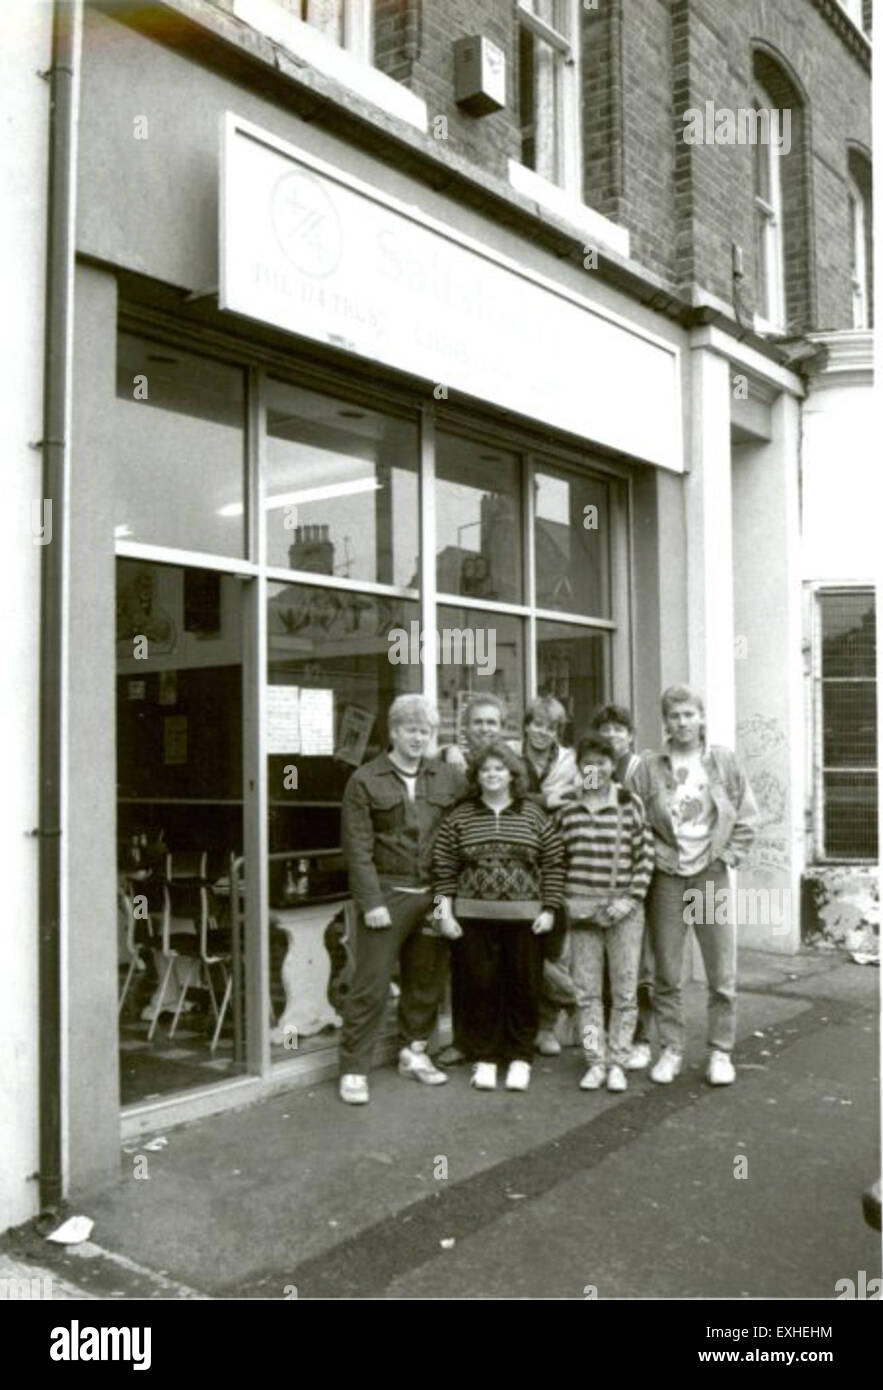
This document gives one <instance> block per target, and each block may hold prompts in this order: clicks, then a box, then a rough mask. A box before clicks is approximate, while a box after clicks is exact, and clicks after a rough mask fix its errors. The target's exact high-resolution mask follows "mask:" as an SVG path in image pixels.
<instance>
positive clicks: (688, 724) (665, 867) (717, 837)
mask: <svg viewBox="0 0 883 1390" xmlns="http://www.w3.org/2000/svg"><path fill="white" fill-rule="evenodd" d="M662 716H663V720H664V723H665V729H666V734H667V737H666V741H665V747H664V748H663V750H662V751H661V752H659V753H648V754H644V756H643V757H642V759H641V762H640V764H639V766H638V768H637V770H636V771H635V773H634V775H633V777H632V787H633V789H634V790H635V791H636V792H637V793H638V795H639V796H640V798H641V800H642V801H643V803H644V809H645V811H646V815H647V819H648V821H649V823H650V826H651V829H652V830H653V837H654V841H655V846H656V872H655V873H654V875H653V882H652V884H651V887H650V913H651V924H652V926H651V931H652V938H653V954H654V957H655V960H656V985H655V995H654V1001H653V1007H654V1012H655V1014H656V1025H657V1030H658V1034H659V1042H660V1046H661V1049H662V1051H661V1053H660V1056H659V1058H658V1059H657V1061H656V1064H655V1066H654V1067H653V1069H652V1071H651V1072H650V1078H651V1080H652V1081H657V1082H660V1083H663V1084H665V1083H668V1082H671V1081H673V1080H674V1078H675V1077H676V1076H677V1075H678V1072H679V1071H680V1069H681V1065H682V1061H683V1054H684V1011H683V1000H682V996H681V978H682V971H683V964H684V950H685V948H686V943H687V927H688V925H692V926H693V930H694V931H695V933H696V939H697V941H698V942H699V948H700V950H701V952H702V959H703V962H704V964H705V973H706V976H707V978H708V1046H709V1060H708V1073H707V1075H708V1080H709V1082H710V1083H711V1084H712V1085H713V1086H726V1085H729V1084H730V1083H731V1082H733V1081H734V1080H735V1079H736V1072H735V1069H734V1067H733V1063H732V1060H731V1053H732V1051H733V1047H734V1044H735V1041H736V924H735V922H734V920H733V915H734V914H733V913H732V911H730V910H729V898H730V891H729V888H730V885H729V870H730V869H732V868H735V867H736V866H737V865H738V864H739V863H740V862H741V861H742V859H743V858H744V856H745V855H746V853H747V851H748V849H749V848H750V846H751V843H752V841H753V839H754V833H755V826H756V823H757V807H756V805H755V801H754V797H753V795H752V792H751V788H750V787H749V785H748V782H747V780H746V778H745V774H744V773H743V772H742V769H741V768H740V766H739V764H738V762H737V760H736V755H735V753H733V752H732V751H731V750H730V749H729V748H723V747H721V746H719V745H717V744H708V743H706V740H705V707H704V705H703V702H702V699H701V697H700V696H699V695H697V694H696V693H695V692H694V691H692V690H690V689H688V687H687V686H684V685H673V686H669V688H668V689H667V690H666V691H664V693H663V696H662ZM709 889H710V890H711V892H710V894H709ZM721 890H724V897H723V899H722V901H725V902H726V903H727V905H728V910H727V911H726V912H724V913H723V914H719V913H715V914H714V915H715V918H716V920H713V921H706V920H705V914H704V911H701V912H700V914H699V916H698V917H697V914H696V912H695V909H693V908H691V904H695V903H696V902H699V901H701V903H703V904H705V903H707V902H715V901H717V894H718V893H719V892H720V891H721ZM700 895H701V897H700ZM721 916H722V917H723V920H720V918H721Z"/></svg>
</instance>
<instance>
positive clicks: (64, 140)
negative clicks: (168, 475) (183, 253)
mask: <svg viewBox="0 0 883 1390" xmlns="http://www.w3.org/2000/svg"><path fill="white" fill-rule="evenodd" d="M82 22H83V17H82V0H55V5H54V7H53V16H52V64H51V67H50V69H49V71H48V73H45V74H43V75H44V76H45V77H46V78H47V79H48V81H49V84H50V98H49V100H50V107H49V181H48V201H47V237H46V308H45V313H46V326H45V338H44V360H43V441H42V445H43V518H44V525H45V526H47V527H48V526H49V525H51V528H52V529H51V531H48V532H47V534H48V536H49V537H50V539H49V540H48V543H46V542H44V543H43V545H42V555H41V562H42V563H41V574H40V773H39V777H40V789H39V790H40V795H39V828H38V830H37V835H38V838H39V918H38V920H39V932H40V952H39V981H40V1206H41V1209H42V1210H43V1211H44V1212H45V1211H51V1210H53V1209H55V1208H57V1207H58V1205H59V1203H60V1202H61V1198H62V1193H63V1159H62V1154H63V1150H62V1116H63V1096H62V1045H63V1036H62V1000H63V990H62V950H61V903H62V869H61V866H62V843H61V835H62V807H63V802H62V727H63V726H62V720H63V711H64V687H63V675H64V646H63V642H64V608H65V583H64V580H65V556H66V551H67V526H66V520H67V518H66V509H67V472H68V453H69V436H70V394H71V357H72V329H73V289H74V248H75V238H74V214H75V204H76V122H77V98H78V76H79V59H80V47H81V39H82ZM47 503H49V504H51V512H49V511H48V508H47Z"/></svg>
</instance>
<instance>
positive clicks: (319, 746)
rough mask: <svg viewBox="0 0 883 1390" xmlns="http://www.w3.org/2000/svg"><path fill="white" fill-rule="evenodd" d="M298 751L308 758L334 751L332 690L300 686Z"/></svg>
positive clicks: (320, 756)
mask: <svg viewBox="0 0 883 1390" xmlns="http://www.w3.org/2000/svg"><path fill="white" fill-rule="evenodd" d="M300 740H301V747H300V751H301V752H302V753H304V754H305V755H306V756H307V757H310V758H322V757H330V756H331V754H332V753H333V752H334V691H333V690H327V689H319V690H317V689H313V688H311V687H302V688H301V692H300Z"/></svg>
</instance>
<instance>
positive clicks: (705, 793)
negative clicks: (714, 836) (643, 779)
mask: <svg viewBox="0 0 883 1390" xmlns="http://www.w3.org/2000/svg"><path fill="white" fill-rule="evenodd" d="M670 757H671V767H672V772H673V774H674V780H675V786H674V789H673V790H672V791H670V792H669V812H670V814H671V819H672V824H673V825H674V829H675V834H676V835H677V838H678V873H680V874H684V875H685V876H686V875H688V874H698V873H701V871H702V870H703V869H704V868H705V867H706V865H707V864H708V861H709V851H710V849H711V831H712V826H713V825H714V802H713V801H712V799H711V791H710V789H709V786H708V773H707V772H706V771H705V767H704V765H703V761H702V749H701V748H694V749H692V750H691V751H690V752H689V753H678V752H675V751H674V750H672V751H671V753H670Z"/></svg>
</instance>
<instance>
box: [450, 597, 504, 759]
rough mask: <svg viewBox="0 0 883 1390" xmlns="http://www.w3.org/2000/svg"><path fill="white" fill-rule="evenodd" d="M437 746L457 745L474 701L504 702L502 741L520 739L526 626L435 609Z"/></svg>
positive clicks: (472, 613)
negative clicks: (494, 698)
mask: <svg viewBox="0 0 883 1390" xmlns="http://www.w3.org/2000/svg"><path fill="white" fill-rule="evenodd" d="M438 631H439V650H440V653H441V656H442V662H441V664H440V665H439V666H438V673H437V680H438V712H439V720H440V724H439V734H438V741H439V745H442V744H446V743H456V742H458V740H459V737H460V735H461V734H462V714H463V710H464V708H465V706H466V704H467V702H468V700H469V698H470V696H472V695H496V696H498V697H499V699H501V700H502V701H503V704H504V706H505V709H506V718H505V721H504V724H503V733H504V736H505V737H506V738H513V739H517V738H520V737H521V720H522V716H523V712H524V623H523V621H522V620H521V619H520V618H512V617H509V616H508V615H506V614H502V613H482V612H481V611H480V610H478V609H472V608H449V607H447V606H445V605H442V606H440V607H439V608H438Z"/></svg>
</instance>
